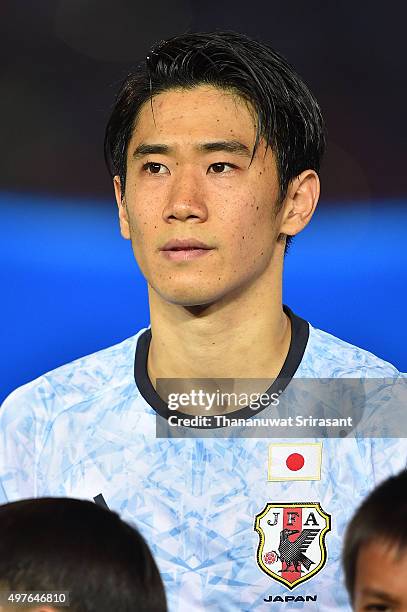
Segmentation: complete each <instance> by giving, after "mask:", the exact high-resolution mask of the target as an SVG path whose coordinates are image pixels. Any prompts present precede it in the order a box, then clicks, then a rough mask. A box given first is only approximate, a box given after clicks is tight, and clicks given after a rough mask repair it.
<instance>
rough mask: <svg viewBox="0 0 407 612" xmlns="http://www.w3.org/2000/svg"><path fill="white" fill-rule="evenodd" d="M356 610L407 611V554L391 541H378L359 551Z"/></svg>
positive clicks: (355, 596)
mask: <svg viewBox="0 0 407 612" xmlns="http://www.w3.org/2000/svg"><path fill="white" fill-rule="evenodd" d="M354 609H355V612H362V610H363V611H366V610H381V611H382V612H407V554H406V553H405V552H402V553H401V554H400V553H399V552H398V551H397V547H394V546H393V547H392V546H391V545H389V544H388V543H384V542H381V541H380V540H379V541H377V542H376V541H374V542H371V543H369V544H368V545H367V546H364V547H363V548H362V549H361V551H360V552H359V555H358V560H357V566H356V580H355V593H354Z"/></svg>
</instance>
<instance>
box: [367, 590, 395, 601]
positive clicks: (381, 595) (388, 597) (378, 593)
mask: <svg viewBox="0 0 407 612" xmlns="http://www.w3.org/2000/svg"><path fill="white" fill-rule="evenodd" d="M362 595H365V596H366V597H377V599H382V600H383V601H385V602H388V603H391V604H398V603H400V602H399V600H398V599H394V597H392V596H391V595H389V594H388V593H385V592H384V591H378V590H376V589H369V588H367V589H362Z"/></svg>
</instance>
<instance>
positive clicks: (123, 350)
mask: <svg viewBox="0 0 407 612" xmlns="http://www.w3.org/2000/svg"><path fill="white" fill-rule="evenodd" d="M144 331H145V328H144V329H141V330H140V331H139V332H138V333H137V334H135V335H134V336H132V337H130V338H127V339H126V340H124V341H123V342H120V343H119V344H115V345H113V346H110V347H108V348H106V349H103V350H100V351H97V352H96V353H92V354H90V355H86V356H85V357H81V358H80V359H76V360H75V361H72V362H71V363H68V364H65V365H63V366H61V367H59V368H56V369H55V370H52V371H50V372H47V373H46V374H44V375H42V376H40V377H39V378H37V379H36V380H33V381H32V382H30V383H28V384H25V385H23V386H21V387H19V388H18V389H16V390H15V391H13V392H12V393H11V394H10V395H9V396H8V397H7V398H6V400H5V401H4V403H3V405H2V408H1V411H0V417H1V418H2V420H3V424H4V420H5V419H6V418H11V419H13V418H19V420H21V417H22V409H23V408H25V409H26V411H25V414H34V413H35V416H36V417H37V418H40V417H41V415H42V416H43V417H44V418H47V419H49V418H52V417H54V418H55V417H56V416H57V414H58V412H61V411H63V410H65V409H67V408H69V407H70V406H73V405H77V404H80V403H82V402H85V401H89V400H91V399H92V398H97V397H98V396H100V395H103V393H104V392H106V391H108V390H109V391H111V390H112V389H117V387H120V386H121V385H125V384H127V383H128V382H129V380H134V378H133V368H134V354H135V349H136V345H137V340H138V338H139V336H140V335H141V334H142V333H143V332H144ZM13 413H14V414H13Z"/></svg>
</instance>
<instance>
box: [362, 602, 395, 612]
mask: <svg viewBox="0 0 407 612" xmlns="http://www.w3.org/2000/svg"><path fill="white" fill-rule="evenodd" d="M363 609H364V610H368V611H369V612H392V608H391V607H390V606H389V605H388V604H384V603H372V604H367V605H366V606H365V607H364V608H363Z"/></svg>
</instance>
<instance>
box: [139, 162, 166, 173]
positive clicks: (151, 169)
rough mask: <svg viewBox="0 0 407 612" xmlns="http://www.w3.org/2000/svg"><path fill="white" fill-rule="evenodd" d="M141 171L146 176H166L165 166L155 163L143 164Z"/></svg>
mask: <svg viewBox="0 0 407 612" xmlns="http://www.w3.org/2000/svg"><path fill="white" fill-rule="evenodd" d="M143 170H144V171H146V172H147V174H166V173H167V172H168V168H167V166H164V164H159V163H157V162H147V163H145V164H143Z"/></svg>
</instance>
